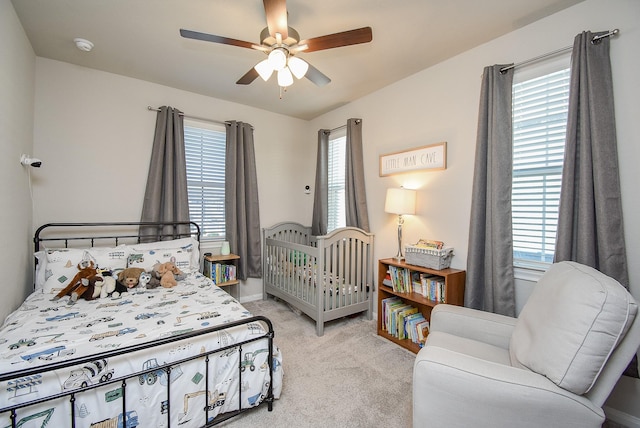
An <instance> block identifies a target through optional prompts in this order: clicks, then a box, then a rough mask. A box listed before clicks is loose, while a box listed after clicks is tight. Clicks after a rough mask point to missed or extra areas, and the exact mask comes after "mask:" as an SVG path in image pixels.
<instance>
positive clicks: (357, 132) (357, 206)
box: [345, 119, 369, 232]
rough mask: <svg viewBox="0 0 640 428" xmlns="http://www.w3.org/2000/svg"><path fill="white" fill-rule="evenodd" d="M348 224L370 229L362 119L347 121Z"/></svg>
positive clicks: (346, 213) (346, 193)
mask: <svg viewBox="0 0 640 428" xmlns="http://www.w3.org/2000/svg"><path fill="white" fill-rule="evenodd" d="M345 204H346V207H345V216H346V224H347V226H350V227H359V228H360V229H363V230H365V231H367V232H368V231H369V214H368V213H367V194H366V189H365V185H364V160H363V155H362V119H349V120H348V121H347V147H346V171H345Z"/></svg>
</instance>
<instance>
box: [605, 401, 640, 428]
mask: <svg viewBox="0 0 640 428" xmlns="http://www.w3.org/2000/svg"><path fill="white" fill-rule="evenodd" d="M603 409H604V413H605V414H606V415H607V419H609V420H611V421H613V422H616V423H619V424H621V425H624V426H625V427H627V428H640V418H637V417H635V416H633V415H630V414H628V413H625V412H621V411H620V410H617V409H614V408H613V407H608V406H604V408H603Z"/></svg>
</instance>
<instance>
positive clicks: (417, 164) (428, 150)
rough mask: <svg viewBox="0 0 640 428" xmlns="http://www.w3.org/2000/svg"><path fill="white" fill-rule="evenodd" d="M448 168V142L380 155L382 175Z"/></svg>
mask: <svg viewBox="0 0 640 428" xmlns="http://www.w3.org/2000/svg"><path fill="white" fill-rule="evenodd" d="M446 168H447V143H446V142H442V143H437V144H431V145H429V146H422V147H418V148H415V149H411V150H405V151H403V152H396V153H389V154H388V155H380V177H384V176H387V175H392V174H400V173H403V172H412V171H419V170H423V169H429V170H441V169H446Z"/></svg>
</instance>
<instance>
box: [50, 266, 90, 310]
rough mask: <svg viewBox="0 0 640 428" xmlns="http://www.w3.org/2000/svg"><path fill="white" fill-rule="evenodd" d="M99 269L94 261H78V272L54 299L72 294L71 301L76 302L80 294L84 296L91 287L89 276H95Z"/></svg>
mask: <svg viewBox="0 0 640 428" xmlns="http://www.w3.org/2000/svg"><path fill="white" fill-rule="evenodd" d="M96 273H97V270H96V268H95V265H94V264H93V261H91V260H82V261H81V262H80V263H78V273H76V275H75V276H74V277H73V278H72V279H71V281H70V282H69V284H67V286H66V287H64V288H63V289H62V290H60V292H59V293H58V294H56V296H55V297H54V298H53V299H52V300H59V299H60V298H62V297H64V296H66V295H70V296H71V298H70V300H69V301H70V302H72V303H73V302H76V301H77V300H78V298H79V297H80V296H82V295H83V294H84V293H85V291H87V288H88V287H89V278H91V277H93V276H95V275H96Z"/></svg>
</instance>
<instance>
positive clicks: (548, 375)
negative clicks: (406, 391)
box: [413, 262, 640, 428]
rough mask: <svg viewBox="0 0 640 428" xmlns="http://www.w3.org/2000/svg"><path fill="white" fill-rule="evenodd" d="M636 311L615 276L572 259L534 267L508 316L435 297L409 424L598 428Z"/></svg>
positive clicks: (625, 356)
mask: <svg viewBox="0 0 640 428" xmlns="http://www.w3.org/2000/svg"><path fill="white" fill-rule="evenodd" d="M637 310H638V308H637V304H636V302H635V300H634V299H633V297H632V296H631V295H630V294H629V293H628V292H627V290H625V289H624V287H622V285H620V284H619V283H618V282H617V281H615V280H613V279H612V278H609V277H608V276H606V275H603V274H602V273H600V272H598V271H596V270H595V269H592V268H590V267H587V266H584V265H580V264H578V263H573V262H561V263H557V264H554V265H553V266H552V267H551V268H550V269H549V270H548V271H547V272H546V273H545V275H543V277H542V278H541V279H540V281H539V282H538V284H536V287H535V288H534V291H533V293H532V294H531V296H530V297H529V299H528V301H527V303H526V304H525V306H524V307H523V309H522V311H521V313H520V316H519V317H518V318H511V317H506V316H502V315H496V314H492V313H488V312H483V311H477V310H473V309H469V308H463V307H459V306H453V305H446V304H443V305H438V306H436V307H435V308H434V309H433V311H432V313H431V326H430V327H431V328H430V333H429V336H428V338H427V342H426V344H425V346H424V348H423V349H422V350H420V352H419V353H418V355H417V357H416V361H415V364H414V370H413V426H414V428H418V427H427V426H428V427H447V428H449V427H471V426H473V427H492V428H495V427H563V428H564V427H580V428H585V427H600V426H601V425H602V423H603V422H604V419H605V416H604V412H603V410H602V405H603V403H604V402H605V400H606V399H607V397H608V396H609V394H610V393H611V390H612V389H613V387H614V386H615V384H616V382H617V381H618V379H619V377H620V375H621V374H622V372H623V371H624V370H625V368H626V367H627V365H628V364H629V362H630V361H631V359H632V358H633V355H634V354H635V353H636V352H637V351H638V346H640V317H636V313H637Z"/></svg>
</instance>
